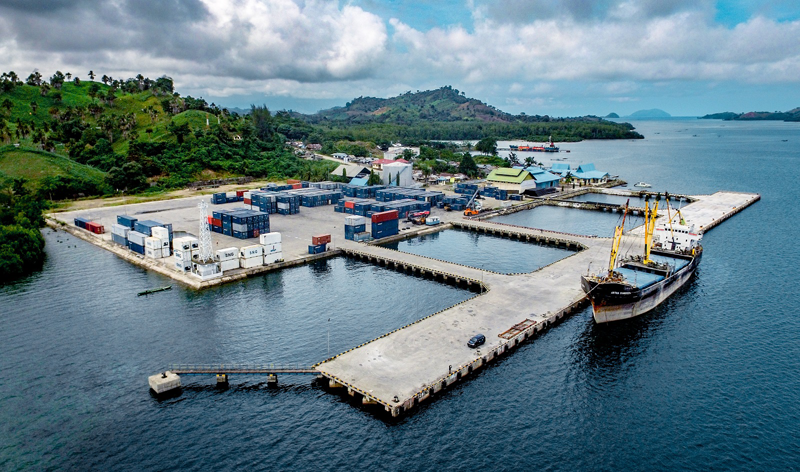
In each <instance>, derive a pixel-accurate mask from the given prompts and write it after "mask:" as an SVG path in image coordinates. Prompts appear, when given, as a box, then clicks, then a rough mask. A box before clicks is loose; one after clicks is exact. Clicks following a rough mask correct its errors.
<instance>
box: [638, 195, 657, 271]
mask: <svg viewBox="0 0 800 472" xmlns="http://www.w3.org/2000/svg"><path fill="white" fill-rule="evenodd" d="M657 217H658V200H656V202H655V203H654V204H653V208H652V210H651V209H650V202H648V201H646V200H645V202H644V260H643V261H642V262H644V263H645V264H652V263H653V261H651V260H650V249H652V248H653V231H655V229H656V218H657Z"/></svg>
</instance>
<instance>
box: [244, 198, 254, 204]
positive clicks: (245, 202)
mask: <svg viewBox="0 0 800 472" xmlns="http://www.w3.org/2000/svg"><path fill="white" fill-rule="evenodd" d="M244 204H245V205H252V204H253V201H252V200H250V199H249V198H245V199H244Z"/></svg>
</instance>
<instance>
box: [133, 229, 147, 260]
mask: <svg viewBox="0 0 800 472" xmlns="http://www.w3.org/2000/svg"><path fill="white" fill-rule="evenodd" d="M148 237H150V236H149V235H147V234H144V233H140V232H138V231H128V248H130V250H131V251H133V252H135V253H137V254H142V255H144V240H145V238H148Z"/></svg>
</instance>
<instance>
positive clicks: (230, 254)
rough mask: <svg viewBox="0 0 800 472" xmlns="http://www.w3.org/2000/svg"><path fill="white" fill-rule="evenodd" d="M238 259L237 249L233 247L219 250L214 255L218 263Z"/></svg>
mask: <svg viewBox="0 0 800 472" xmlns="http://www.w3.org/2000/svg"><path fill="white" fill-rule="evenodd" d="M238 258H239V249H238V248H235V247H229V248H225V249H219V250H217V252H216V254H215V259H216V260H218V261H220V262H222V261H229V260H231V259H238Z"/></svg>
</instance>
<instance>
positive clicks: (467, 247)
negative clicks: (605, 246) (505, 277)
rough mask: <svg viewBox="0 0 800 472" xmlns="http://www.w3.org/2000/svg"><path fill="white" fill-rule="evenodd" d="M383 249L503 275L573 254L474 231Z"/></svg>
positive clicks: (435, 235) (428, 237)
mask: <svg viewBox="0 0 800 472" xmlns="http://www.w3.org/2000/svg"><path fill="white" fill-rule="evenodd" d="M384 247H387V248H389V249H395V250H397V251H402V252H408V253H411V254H417V255H419V256H425V257H432V258H434V259H440V260H443V261H449V262H454V263H456V264H462V265H466V266H470V267H475V268H478V269H483V270H491V271H493V272H499V273H501V274H515V273H524V272H533V271H535V270H537V269H540V268H542V267H544V266H546V265H549V264H552V263H553V262H556V261H558V260H561V259H563V258H565V257H567V256H569V255H571V254H573V251H568V250H566V249H559V248H556V247H550V246H545V245H539V244H533V243H527V242H522V241H516V240H512V239H509V238H502V237H498V236H491V235H488V234H480V233H477V232H473V231H461V230H445V231H439V232H438V233H431V234H426V235H423V236H418V237H415V238H410V239H404V240H402V241H396V242H393V243H389V244H384Z"/></svg>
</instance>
